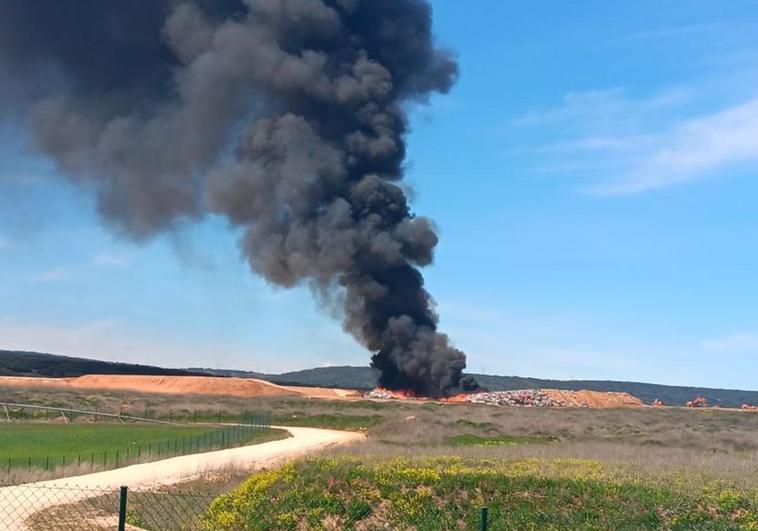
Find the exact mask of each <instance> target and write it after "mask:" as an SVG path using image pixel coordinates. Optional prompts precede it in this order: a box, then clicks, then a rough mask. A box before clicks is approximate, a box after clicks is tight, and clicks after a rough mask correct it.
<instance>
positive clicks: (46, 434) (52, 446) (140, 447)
mask: <svg viewBox="0 0 758 531" xmlns="http://www.w3.org/2000/svg"><path fill="white" fill-rule="evenodd" d="M282 437H284V434H283V433H282V432H280V431H275V430H264V429H257V430H240V429H231V428H226V429H219V428H212V427H207V426H164V425H157V424H109V423H98V424H44V423H34V424H32V423H28V424H24V423H19V424H17V423H10V424H0V470H3V469H5V470H9V469H14V468H28V467H30V466H31V467H33V468H50V469H53V468H59V467H64V466H70V465H75V464H76V465H78V464H79V463H80V462H81V463H83V464H88V465H89V466H92V467H94V466H97V467H102V466H105V467H114V466H120V465H124V464H127V460H128V462H134V461H136V460H142V461H144V460H152V459H156V458H159V457H163V456H166V457H167V456H169V455H177V454H184V453H194V452H197V451H204V450H210V449H214V448H220V447H229V446H236V445H240V444H252V443H256V442H264V441H267V440H273V439H278V438H282ZM116 452H118V459H119V462H117V461H116V459H117V456H116Z"/></svg>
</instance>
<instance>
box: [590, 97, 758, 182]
mask: <svg viewBox="0 0 758 531" xmlns="http://www.w3.org/2000/svg"><path fill="white" fill-rule="evenodd" d="M656 144H657V145H656V146H655V147H653V148H651V149H645V150H643V151H642V152H641V153H639V155H638V160H637V161H635V164H634V166H633V167H632V168H630V169H629V172H628V174H627V175H626V176H624V177H623V178H622V180H621V181H620V182H618V183H615V184H611V185H609V186H601V187H599V188H598V189H597V191H599V192H601V193H609V194H634V193H640V192H646V191H649V190H655V189H657V188H663V187H666V186H672V185H675V184H679V183H683V182H686V181H690V180H692V179H696V178H699V177H703V176H706V175H710V174H713V173H716V172H717V171H718V170H720V169H722V168H727V167H730V166H734V165H737V164H741V163H758V98H755V99H753V100H750V101H748V102H747V103H743V104H741V105H737V106H734V107H730V108H727V109H725V110H722V111H720V112H717V113H714V114H711V115H707V116H703V117H698V118H693V119H690V120H686V121H684V122H683V123H682V124H680V125H678V126H676V127H674V128H673V129H672V130H670V131H668V132H666V133H664V134H662V135H661V136H660V138H659V140H658V142H656Z"/></svg>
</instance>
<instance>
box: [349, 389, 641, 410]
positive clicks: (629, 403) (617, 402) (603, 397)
mask: <svg viewBox="0 0 758 531" xmlns="http://www.w3.org/2000/svg"><path fill="white" fill-rule="evenodd" d="M363 396H364V398H374V399H382V400H428V398H426V397H419V396H417V395H414V394H413V393H408V392H402V391H401V392H398V391H393V390H389V389H382V388H377V389H374V390H373V391H370V392H368V393H365V394H364V395H363ZM441 401H442V402H447V403H463V402H466V403H470V404H485V405H488V406H501V407H502V406H507V407H592V408H598V407H599V408H604V407H640V406H642V405H643V404H642V401H641V400H640V399H639V398H637V397H635V396H632V395H630V394H628V393H618V392H601V391H564V390H559V389H519V390H514V391H492V392H490V391H484V392H476V393H459V394H456V395H453V396H450V397H447V398H442V399H441Z"/></svg>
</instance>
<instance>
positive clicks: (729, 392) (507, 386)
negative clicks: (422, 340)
mask: <svg viewBox="0 0 758 531" xmlns="http://www.w3.org/2000/svg"><path fill="white" fill-rule="evenodd" d="M198 370H203V371H205V372H209V373H214V374H220V375H226V376H232V375H233V376H241V377H249V378H261V379H263V380H268V381H270V382H273V383H277V384H280V385H304V386H312V387H337V388H342V389H373V388H374V387H376V382H377V378H378V372H377V371H376V370H374V369H371V368H370V367H351V366H341V367H317V368H315V369H306V370H302V371H294V372H285V373H282V374H261V373H246V372H245V371H223V370H221V371H214V370H213V369H198ZM473 376H474V378H476V380H477V381H478V382H479V384H480V385H482V386H483V387H486V388H487V389H489V390H490V391H510V390H514V389H535V388H543V389H565V390H569V391H576V390H580V389H587V390H590V391H615V392H625V393H629V394H632V395H634V396H636V397H638V398H639V399H640V400H642V401H643V402H645V403H646V404H651V403H652V402H653V400H655V399H658V400H662V401H663V402H664V403H665V404H668V405H683V404H684V403H685V402H686V401H687V400H692V399H693V398H695V397H696V396H704V397H705V398H706V399H707V400H708V402H709V403H710V404H711V405H719V406H722V407H740V406H741V405H742V404H756V405H758V391H739V390H733V389H709V388H705V387H683V386H675V385H659V384H648V383H640V382H617V381H612V380H609V381H603V380H545V379H541V378H525V377H521V376H495V375H490V374H473Z"/></svg>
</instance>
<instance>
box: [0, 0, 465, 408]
mask: <svg viewBox="0 0 758 531" xmlns="http://www.w3.org/2000/svg"><path fill="white" fill-rule="evenodd" d="M74 27H75V28H76V30H75V31H72V28H74ZM431 29H432V9H431V5H430V4H429V2H427V1H426V0H393V1H391V2H386V1H374V0H302V1H301V0H298V1H287V2H272V1H270V0H213V1H211V0H130V1H123V2H104V1H102V0H80V1H77V2H63V1H60V0H35V1H33V2H29V1H13V0H0V76H1V77H2V79H3V84H2V87H0V119H7V120H10V121H18V122H20V123H24V124H26V126H27V128H28V130H29V136H30V137H31V138H32V140H33V143H34V145H35V146H36V148H37V149H38V150H40V151H41V152H43V153H45V154H47V155H48V156H50V157H51V158H52V159H53V160H54V161H55V162H56V163H57V164H58V166H59V168H60V169H61V171H62V172H63V173H64V174H66V175H68V176H69V177H70V178H71V179H72V180H73V181H74V182H76V183H79V184H81V185H83V186H86V187H88V188H90V189H91V190H92V192H93V193H94V195H95V196H96V198H97V202H98V211H99V213H100V214H101V216H102V217H103V218H104V219H105V220H106V222H107V223H108V224H109V225H111V226H112V227H114V228H115V229H116V230H117V231H118V232H119V233H120V234H122V235H126V236H128V237H131V238H133V239H135V240H144V239H147V238H150V237H151V236H153V235H155V234H156V233H159V232H160V231H163V230H170V229H171V228H172V227H175V226H176V225H178V224H181V223H184V222H187V221H194V220H198V219H202V218H204V217H207V216H209V215H219V216H223V217H224V218H226V219H227V220H228V221H229V223H230V224H231V225H232V226H234V227H238V228H239V229H241V231H240V232H241V234H242V236H241V239H240V242H239V246H240V249H241V251H242V253H243V255H244V257H245V258H246V260H247V261H248V262H249V264H250V268H251V269H252V271H254V272H255V273H257V274H260V275H262V276H263V277H264V278H265V279H266V280H267V281H269V282H270V283H272V284H275V285H279V286H284V287H292V286H296V285H307V286H309V287H310V288H311V289H312V290H313V291H314V293H315V294H316V295H317V297H318V298H319V300H321V301H324V303H325V304H327V305H329V306H333V307H336V308H338V310H339V313H340V314H341V315H342V318H343V327H344V329H345V330H346V331H347V332H349V333H350V334H352V335H353V336H354V337H355V338H356V339H357V340H358V341H359V342H360V343H361V344H362V345H364V346H365V347H366V348H367V349H368V350H369V351H371V352H372V353H373V357H372V364H373V366H374V367H376V368H378V369H379V370H380V371H381V376H380V383H381V385H382V386H383V387H385V388H388V389H394V390H408V391H411V392H412V393H414V394H417V395H423V396H432V397H441V396H447V395H449V394H452V393H453V392H455V390H456V389H465V390H474V389H476V387H477V386H476V383H475V382H473V381H471V380H464V381H462V379H461V376H462V371H463V369H464V368H465V367H466V357H465V355H464V353H463V352H461V351H460V350H458V349H456V348H454V347H453V346H452V345H451V343H450V341H449V340H448V338H447V336H446V335H445V334H442V333H440V332H439V331H438V330H437V323H438V317H437V315H436V313H435V311H434V305H433V301H432V298H431V295H430V294H429V292H428V291H427V290H426V288H425V287H424V279H423V277H422V275H421V273H420V268H421V267H424V266H427V265H429V264H430V263H431V262H432V259H433V253H434V248H435V247H436V245H437V241H438V236H437V233H436V230H435V227H434V224H433V222H432V221H431V220H429V219H427V218H424V217H421V216H417V215H415V214H414V213H413V211H412V210H411V207H410V206H409V204H408V198H407V197H406V194H405V191H404V188H403V187H402V185H400V184H399V182H400V181H401V180H402V178H403V163H404V159H405V137H406V133H407V130H408V117H407V114H406V109H407V108H408V105H409V104H412V103H423V102H425V101H427V100H428V98H429V96H430V95H431V94H432V93H434V92H442V93H444V92H447V91H448V90H449V89H450V87H451V86H452V84H453V83H454V81H455V80H456V77H457V72H458V68H457V65H456V62H455V60H454V59H453V57H452V56H451V55H450V54H449V53H447V52H446V51H444V50H441V49H438V48H436V47H435V46H434V42H433V38H432V31H431Z"/></svg>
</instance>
